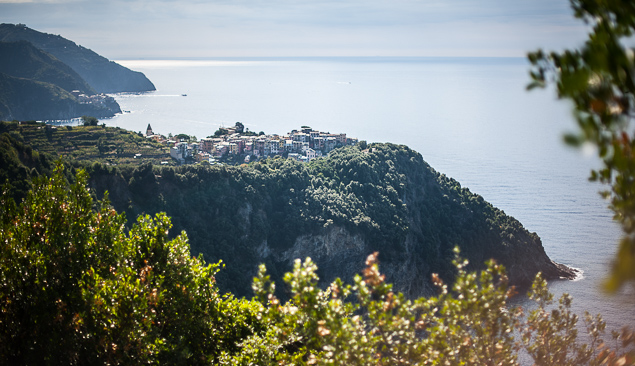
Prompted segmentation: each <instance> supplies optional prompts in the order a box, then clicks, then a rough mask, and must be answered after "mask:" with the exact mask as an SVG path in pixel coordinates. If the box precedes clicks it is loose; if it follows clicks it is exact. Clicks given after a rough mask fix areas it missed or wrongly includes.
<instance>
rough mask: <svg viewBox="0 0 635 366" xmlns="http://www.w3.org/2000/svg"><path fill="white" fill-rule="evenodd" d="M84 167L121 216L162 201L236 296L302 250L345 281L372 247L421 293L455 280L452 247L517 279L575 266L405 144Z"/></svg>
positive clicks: (160, 207)
mask: <svg viewBox="0 0 635 366" xmlns="http://www.w3.org/2000/svg"><path fill="white" fill-rule="evenodd" d="M89 173H90V171H89ZM92 175H93V178H92V180H93V182H94V188H95V191H96V192H97V194H98V195H100V194H102V193H103V192H104V191H105V190H108V191H111V192H113V191H116V192H118V193H117V194H116V195H112V194H111V195H110V199H111V200H112V202H113V204H114V206H115V208H117V209H118V210H122V211H126V213H127V216H128V217H131V218H134V217H136V216H137V215H138V214H141V213H154V212H159V211H164V212H166V213H167V214H168V216H170V217H172V220H173V223H174V229H175V230H174V232H176V233H178V232H180V231H181V230H185V231H186V232H187V234H188V237H189V239H190V243H191V245H192V251H193V254H197V253H202V254H204V256H205V258H206V259H207V260H209V261H212V262H215V261H217V260H219V259H222V260H223V262H225V263H226V268H225V269H224V270H223V271H221V272H220V273H219V275H218V276H217V279H218V281H219V285H220V286H221V287H222V288H224V289H226V290H231V291H232V292H234V293H236V294H238V295H245V296H248V295H249V294H250V293H249V291H248V290H247V291H246V289H248V288H249V287H250V283H251V280H252V278H253V276H254V275H255V273H256V268H257V265H258V264H259V263H263V262H264V263H265V264H266V265H267V268H268V269H269V271H270V273H271V275H272V277H273V278H274V279H276V280H277V282H278V283H280V277H281V275H282V274H283V273H284V272H286V271H288V270H290V268H291V264H292V263H293V260H294V259H296V258H305V257H307V256H310V257H311V258H312V259H313V260H314V261H316V262H317V264H318V266H319V271H320V272H319V273H320V275H321V278H322V279H323V282H324V283H328V282H330V281H332V280H333V279H334V278H335V277H341V278H343V279H345V280H350V279H351V278H352V276H353V275H354V274H356V273H359V272H360V271H361V270H362V269H363V267H364V261H365V258H366V256H368V255H369V254H370V253H372V252H375V251H378V252H379V260H380V262H381V270H382V272H384V273H386V275H387V280H388V281H390V282H392V283H394V284H395V286H396V287H397V288H398V289H399V290H400V291H404V292H405V293H407V294H409V295H411V296H417V295H422V294H429V293H430V291H431V288H432V285H431V282H430V277H431V274H432V273H438V274H439V275H440V276H441V277H442V278H443V279H445V280H446V281H451V280H452V278H453V274H454V267H453V265H452V260H453V258H454V254H453V248H454V247H455V246H459V247H460V249H461V253H462V255H463V256H465V257H466V258H467V259H469V260H470V263H471V266H472V268H474V269H475V268H481V267H482V266H483V263H484V261H486V260H488V259H490V258H494V259H495V260H497V261H498V262H499V263H502V264H504V265H505V266H506V267H507V268H508V270H509V277H510V279H511V281H512V283H513V284H515V285H519V286H525V285H528V284H529V283H530V282H531V280H532V279H533V277H534V276H535V274H536V273H537V272H539V271H541V272H543V273H544V274H545V276H546V277H547V278H548V279H555V278H561V277H564V278H571V277H573V275H574V273H573V272H572V271H570V270H568V269H567V268H566V267H563V266H558V265H556V264H555V263H553V262H552V261H551V260H550V259H549V257H548V256H547V255H546V253H545V252H544V249H543V247H542V243H541V241H540V238H539V237H538V235H536V234H535V233H529V232H528V231H527V230H526V229H525V228H523V226H522V225H521V224H520V223H519V222H518V221H517V220H515V219H514V218H513V217H510V216H507V215H505V213H504V212H502V211H501V210H499V209H497V208H495V207H493V206H492V205H491V204H489V203H488V202H486V201H485V200H483V198H482V197H481V196H479V195H476V194H473V193H471V192H470V191H469V190H467V189H465V188H462V187H461V186H460V184H459V183H458V182H456V181H455V180H453V179H451V178H448V177H446V176H444V175H443V174H439V173H437V172H436V171H435V170H434V169H432V168H431V167H430V166H429V165H428V164H426V163H425V162H424V161H423V159H422V157H421V155H420V154H418V153H416V152H414V151H412V150H410V149H408V148H407V147H405V146H396V145H390V144H373V145H372V147H371V149H370V150H366V151H361V150H360V149H359V148H358V147H347V148H342V149H338V150H335V151H333V152H332V153H331V154H330V155H329V157H328V158H324V159H318V160H315V161H313V162H311V163H309V164H301V163H298V162H294V161H292V160H288V159H282V158H276V159H270V160H267V161H264V162H262V163H257V164H252V165H249V166H245V167H227V166H223V167H201V166H198V167H195V166H189V167H188V166H182V167H178V168H170V167H154V168H152V167H150V166H147V167H139V168H135V169H134V170H122V171H121V173H120V178H118V179H119V183H118V184H114V181H113V180H112V177H110V178H107V177H106V176H100V175H99V174H92ZM126 182H127V183H126ZM126 190H127V193H126V192H124V191H126ZM119 197H125V198H124V199H120V198H119Z"/></svg>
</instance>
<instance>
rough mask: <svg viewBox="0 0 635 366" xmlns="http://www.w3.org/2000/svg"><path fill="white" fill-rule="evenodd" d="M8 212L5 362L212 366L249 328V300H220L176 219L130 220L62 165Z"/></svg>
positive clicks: (1, 305)
mask: <svg viewBox="0 0 635 366" xmlns="http://www.w3.org/2000/svg"><path fill="white" fill-rule="evenodd" d="M0 204H1V205H2V207H3V210H1V211H0V212H1V216H0V224H1V225H2V226H1V231H0V241H1V242H2V247H1V248H0V359H2V360H5V362H7V363H8V364H39V363H42V362H44V363H46V364H119V363H131V364H140V363H147V362H150V361H152V362H157V361H161V362H165V363H169V364H179V363H181V364H207V363H210V362H214V360H215V359H216V357H218V355H219V354H220V353H221V351H223V352H231V351H233V350H234V348H232V345H234V344H235V340H234V338H241V337H243V336H244V335H245V334H247V333H249V332H251V329H250V327H249V326H248V323H252V322H247V321H246V320H247V319H249V318H251V316H252V315H251V314H252V312H251V311H250V308H249V306H250V305H249V303H248V302H246V301H244V300H236V299H234V298H233V297H232V296H229V295H225V296H223V295H221V294H220V293H219V292H218V289H217V287H216V285H215V281H214V274H215V273H216V272H217V269H218V265H205V264H204V262H203V261H202V259H201V258H192V257H191V256H190V253H189V246H188V244H187V237H186V236H185V234H182V235H180V236H178V237H176V238H175V239H173V240H167V233H168V229H169V228H170V222H169V219H168V218H167V217H166V216H165V215H163V214H158V215H156V216H155V217H153V218H151V217H149V216H140V217H139V218H138V219H137V223H136V224H135V225H134V226H133V227H132V229H131V230H130V231H129V232H128V233H127V234H126V233H124V223H125V218H124V217H123V215H120V214H117V213H116V212H115V211H114V210H113V209H111V208H109V207H108V204H107V201H104V202H99V203H98V205H97V206H98V207H97V209H96V210H93V201H92V199H91V197H90V195H89V192H88V190H87V188H86V176H85V174H83V173H79V174H78V176H77V183H76V184H73V185H71V186H70V188H68V187H67V183H66V181H65V179H64V176H63V173H62V169H61V167H60V166H58V168H57V169H56V172H55V174H54V175H53V177H52V178H51V179H50V180H48V181H40V182H38V183H36V188H35V189H34V190H33V191H31V193H30V194H29V195H28V196H27V198H26V200H25V201H24V203H23V204H22V206H21V207H20V208H19V209H18V208H17V207H16V206H15V204H14V203H13V202H12V200H10V199H8V195H7V192H4V194H3V198H2V202H0Z"/></svg>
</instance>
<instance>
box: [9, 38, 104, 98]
mask: <svg viewBox="0 0 635 366" xmlns="http://www.w3.org/2000/svg"><path fill="white" fill-rule="evenodd" d="M0 54H2V58H0V72H1V73H4V74H7V75H9V76H13V77H18V78H23V79H31V80H35V81H40V82H44V83H49V84H53V85H57V86H59V87H60V88H62V89H64V90H66V91H67V92H72V91H73V90H78V91H79V92H81V93H84V94H87V95H92V94H95V90H94V89H93V88H91V87H90V85H88V84H87V83H86V82H85V81H84V79H82V77H81V76H79V75H78V74H77V73H76V72H75V71H74V70H73V69H71V68H70V67H69V66H68V65H66V64H65V63H63V62H61V61H59V60H58V59H56V58H55V57H53V56H52V55H51V54H49V53H46V52H44V51H41V50H39V49H38V48H36V47H35V46H33V45H32V44H31V43H29V42H27V41H18V42H0Z"/></svg>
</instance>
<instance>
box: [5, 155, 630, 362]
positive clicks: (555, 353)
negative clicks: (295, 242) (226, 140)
mask: <svg viewBox="0 0 635 366" xmlns="http://www.w3.org/2000/svg"><path fill="white" fill-rule="evenodd" d="M65 177H66V176H65V174H64V171H63V168H62V165H61V164H58V166H57V168H56V170H55V172H54V173H53V175H52V177H51V178H42V179H39V180H38V181H37V182H36V183H35V185H34V189H33V190H32V191H31V192H30V193H29V194H28V195H27V197H26V199H25V200H24V201H23V202H22V203H21V205H20V206H17V205H16V204H15V203H14V201H13V200H12V199H11V198H10V194H9V192H8V190H9V187H8V186H7V185H5V186H4V188H3V192H2V195H0V204H1V205H2V207H3V210H0V243H2V245H1V246H0V360H2V361H3V362H4V363H6V364H19V365H59V364H68V365H85V364H86V365H99V364H104V365H122V364H168V365H180V364H182V365H212V364H223V365H256V364H257V365H332V364H336V365H371V364H372V365H465V364H475V365H518V364H519V353H520V352H524V353H526V354H527V355H528V356H529V357H530V358H531V359H532V360H533V362H534V363H535V364H537V365H580V364H589V365H611V366H613V365H633V364H634V363H635V351H633V348H632V347H633V346H635V336H634V335H633V333H631V332H628V331H624V332H622V333H619V332H613V333H612V334H611V338H612V339H613V341H614V343H613V342H611V344H615V346H614V347H615V348H612V349H611V348H609V347H608V345H607V344H606V343H605V342H604V341H603V338H604V328H605V326H604V322H603V321H602V319H601V317H600V316H591V315H589V314H586V315H585V317H584V323H585V325H586V330H587V332H588V334H589V338H588V339H589V340H590V343H588V344H585V343H582V342H580V339H579V337H578V327H577V323H578V317H577V315H575V314H574V313H572V312H571V309H570V307H571V298H570V297H569V296H567V295H563V296H562V297H561V298H560V300H559V301H558V304H555V303H554V299H553V295H551V294H550V293H549V292H548V291H547V286H546V282H545V280H544V279H542V278H541V277H537V279H536V281H535V282H534V285H533V288H532V291H531V297H532V298H533V299H535V300H536V307H535V308H534V309H533V310H531V311H529V313H528V314H527V315H525V314H524V312H523V311H521V310H520V309H519V308H514V307H512V306H511V305H510V304H509V302H508V299H509V296H511V295H512V294H513V288H512V287H510V286H509V283H508V278H507V275H506V272H505V269H504V268H503V267H502V266H501V265H498V264H496V263H494V262H491V261H490V262H489V263H488V264H487V267H486V268H485V269H484V270H483V271H481V272H479V273H476V272H468V271H467V270H466V265H467V261H465V260H463V259H461V258H460V257H459V256H458V250H457V251H456V256H455V259H454V264H455V267H456V270H457V276H456V280H455V282H454V284H453V285H447V284H445V283H443V281H442V280H441V279H440V278H439V277H438V276H435V277H434V282H435V284H436V287H437V290H438V292H437V295H436V296H432V297H428V298H417V299H407V298H406V297H405V296H404V294H403V293H400V292H397V291H394V290H393V287H392V285H390V284H388V283H386V281H385V276H384V275H383V274H382V273H381V272H380V271H379V264H378V262H377V254H376V253H375V254H373V255H371V256H369V257H368V259H367V262H366V268H365V269H364V270H363V272H362V274H361V275H357V276H355V278H354V280H353V283H352V284H346V283H344V282H343V281H342V280H340V279H336V280H335V281H334V282H333V283H331V285H330V286H326V287H325V288H320V286H318V281H319V278H318V275H317V267H316V265H315V264H314V263H313V261H312V260H311V259H310V258H307V259H305V260H304V261H301V260H299V259H298V260H296V261H295V264H294V267H293V270H292V272H289V273H287V274H285V275H284V283H285V285H286V286H287V288H288V292H289V294H290V299H289V300H288V301H286V302H282V301H281V300H280V299H278V298H277V297H276V295H275V292H274V290H275V284H274V283H273V282H272V281H271V280H270V277H269V275H268V274H267V271H266V268H265V266H264V265H262V266H261V267H260V270H259V273H258V275H257V277H256V278H254V280H253V285H252V288H253V290H254V295H255V296H254V297H253V298H252V299H250V300H247V299H236V298H234V297H233V296H232V295H230V294H222V293H220V292H219V290H218V288H217V286H216V283H215V274H216V272H217V271H218V270H219V267H220V266H219V265H218V264H215V265H205V264H204V263H203V261H202V259H201V258H195V257H191V256H190V253H189V245H188V240H187V236H186V235H185V233H182V234H181V235H179V236H177V237H176V238H174V239H172V240H168V237H167V233H168V230H169V229H170V220H169V219H168V218H167V217H166V216H165V215H164V214H157V215H155V216H154V217H150V216H147V215H142V216H139V217H138V218H137V220H136V224H135V225H134V226H133V227H132V228H131V229H130V230H126V229H125V226H124V222H125V218H124V217H123V215H121V214H118V213H117V212H116V211H114V210H113V209H112V208H110V207H109V205H108V201H100V202H94V201H93V200H92V198H91V196H90V193H89V190H88V188H87V185H86V174H85V173H84V172H83V171H79V172H78V173H77V175H76V176H75V177H74V180H75V183H74V184H70V185H69V184H68V183H67V181H66V178H65Z"/></svg>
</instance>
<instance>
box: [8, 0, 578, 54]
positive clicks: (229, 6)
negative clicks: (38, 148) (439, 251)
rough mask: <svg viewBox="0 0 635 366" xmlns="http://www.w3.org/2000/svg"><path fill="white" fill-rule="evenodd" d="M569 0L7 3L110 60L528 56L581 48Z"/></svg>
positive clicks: (14, 19)
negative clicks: (528, 53) (535, 52)
mask: <svg viewBox="0 0 635 366" xmlns="http://www.w3.org/2000/svg"><path fill="white" fill-rule="evenodd" d="M572 14H573V12H572V10H571V8H570V6H569V2H568V1H567V0H0V23H14V24H15V23H23V24H26V25H27V26H28V27H30V28H33V29H35V30H38V31H41V32H46V33H52V34H59V35H61V36H63V37H65V38H68V39H70V40H72V41H74V42H76V43H77V44H80V45H82V46H84V47H87V48H90V49H92V50H94V51H95V52H97V53H99V54H101V55H103V56H105V57H107V58H110V59H120V60H122V59H145V58H149V59H151V58H156V59H166V58H168V59H170V58H213V57H290V56H298V57H319V56H325V57H326V56H350V57H357V56H387V57H390V56H416V57H421V56H435V57H455V56H458V57H524V56H525V55H526V53H527V52H528V51H533V50H535V49H537V48H544V49H547V50H562V49H564V48H573V47H576V46H578V45H580V44H581V43H582V42H584V40H585V34H586V29H585V27H584V25H583V24H582V22H580V21H578V20H576V19H574V17H573V15H572Z"/></svg>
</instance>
